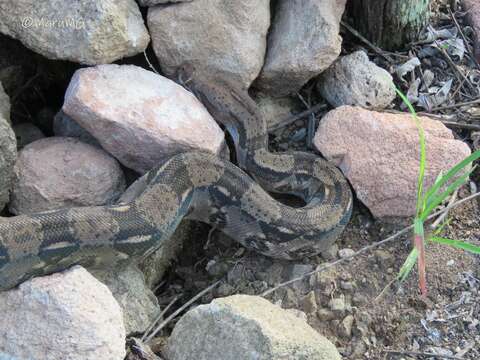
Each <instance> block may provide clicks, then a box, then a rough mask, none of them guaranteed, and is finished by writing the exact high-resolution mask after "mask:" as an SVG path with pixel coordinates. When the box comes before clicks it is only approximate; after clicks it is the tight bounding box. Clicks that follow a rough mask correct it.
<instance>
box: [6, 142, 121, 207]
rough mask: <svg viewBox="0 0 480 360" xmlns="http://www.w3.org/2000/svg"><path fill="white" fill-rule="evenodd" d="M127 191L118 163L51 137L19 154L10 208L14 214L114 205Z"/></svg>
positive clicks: (87, 147)
mask: <svg viewBox="0 0 480 360" xmlns="http://www.w3.org/2000/svg"><path fill="white" fill-rule="evenodd" d="M124 190H125V178H124V175H123V172H122V170H121V168H120V165H119V164H118V162H117V161H116V160H115V159H114V158H112V157H111V156H110V155H109V154H107V153H106V152H105V151H103V150H102V149H99V148H97V147H94V146H92V145H88V144H85V143H83V142H81V141H80V140H78V139H73V138H61V137H50V138H45V139H41V140H37V141H35V142H33V143H31V144H29V145H27V146H26V147H25V148H23V150H22V151H20V153H19V156H18V161H17V163H16V164H15V185H14V189H13V192H12V201H11V203H10V205H9V208H10V211H11V212H12V213H14V214H25V213H33V212H38V211H44V210H53V209H59V208H65V207H73V206H93V205H104V204H110V203H113V202H114V201H116V200H117V199H118V197H119V196H120V195H121V194H122V192H123V191H124Z"/></svg>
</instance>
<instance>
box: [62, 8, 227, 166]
mask: <svg viewBox="0 0 480 360" xmlns="http://www.w3.org/2000/svg"><path fill="white" fill-rule="evenodd" d="M172 6H173V5H172ZM63 111H64V112H65V113H66V114H67V115H68V116H70V117H71V118H72V119H74V120H75V121H76V122H77V123H78V124H79V125H80V126H82V127H83V128H84V129H85V130H87V131H88V132H89V133H90V134H92V135H93V136H94V137H95V138H96V139H97V140H98V142H99V143H100V144H101V146H102V147H103V148H104V149H105V150H107V151H108V152H109V153H110V154H112V155H113V156H115V157H116V158H117V159H118V160H119V161H120V162H121V163H122V164H123V165H125V166H126V167H128V168H131V169H133V170H135V171H137V172H139V173H145V172H147V171H148V170H150V169H151V168H152V167H154V166H155V165H156V164H158V163H159V162H160V161H162V160H164V159H165V158H169V157H171V156H173V155H174V154H177V153H180V152H184V151H188V150H197V149H202V150H206V151H210V152H212V153H215V154H218V153H220V151H221V149H222V145H223V140H224V135H223V132H222V130H221V129H220V127H219V126H218V125H217V124H216V122H215V120H213V119H212V117H211V116H210V114H209V113H208V112H207V110H206V109H205V108H204V106H203V105H202V104H201V103H200V102H199V101H198V100H197V99H196V98H195V96H193V95H192V94H191V93H190V92H188V91H187V90H185V89H184V88H183V87H181V86H180V85H177V84H176V83H175V82H173V81H171V80H169V79H167V78H165V77H163V76H160V75H157V74H155V73H153V72H151V71H147V70H145V69H142V68H140V67H137V66H133V65H122V66H120V65H100V66H97V67H92V68H86V69H80V70H78V71H77V72H76V73H75V75H74V76H73V78H72V81H71V82H70V85H69V87H68V89H67V93H66V95H65V103H64V104H63Z"/></svg>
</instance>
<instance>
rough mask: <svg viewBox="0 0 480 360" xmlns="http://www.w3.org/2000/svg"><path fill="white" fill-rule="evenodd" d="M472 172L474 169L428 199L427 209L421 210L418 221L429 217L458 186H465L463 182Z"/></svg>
mask: <svg viewBox="0 0 480 360" xmlns="http://www.w3.org/2000/svg"><path fill="white" fill-rule="evenodd" d="M473 170H474V168H472V169H470V170H469V171H468V172H466V173H465V174H463V175H462V176H460V177H459V178H458V179H457V180H455V181H454V182H453V183H451V184H450V185H449V186H448V187H447V189H446V190H445V191H444V192H443V193H441V194H440V195H437V196H435V197H433V198H432V199H430V201H428V202H427V207H426V208H425V209H424V210H423V212H422V214H421V215H420V219H421V220H422V221H425V220H426V219H427V217H428V216H429V215H430V213H431V212H432V211H433V209H435V208H436V207H437V206H438V205H440V204H441V203H442V202H443V200H445V198H446V197H447V196H448V195H450V194H452V193H453V192H454V191H455V190H457V189H458V188H459V187H460V186H462V185H463V184H465V182H466V181H467V179H468V177H469V176H470V174H471V173H472V171H473Z"/></svg>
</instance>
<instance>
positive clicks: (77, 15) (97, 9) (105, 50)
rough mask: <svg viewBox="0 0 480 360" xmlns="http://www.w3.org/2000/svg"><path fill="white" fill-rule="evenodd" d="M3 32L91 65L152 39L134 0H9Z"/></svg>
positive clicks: (0, 18)
mask: <svg viewBox="0 0 480 360" xmlns="http://www.w3.org/2000/svg"><path fill="white" fill-rule="evenodd" d="M0 32H1V33H4V34H6V35H8V36H11V37H13V38H15V39H17V40H20V41H21V42H22V43H23V44H24V45H25V46H26V47H28V48H30V49H32V50H33V51H35V52H37V53H39V54H41V55H43V56H45V57H47V58H49V59H62V60H70V61H74V62H78V63H82V64H89V65H93V64H102V63H110V62H113V61H115V60H118V59H121V58H123V57H127V56H132V55H135V54H138V53H141V52H142V51H144V50H145V49H146V47H147V45H148V43H149V41H150V38H149V35H148V32H147V29H146V28H145V24H144V23H143V19H142V15H141V14H140V10H139V9H138V5H137V4H136V2H135V1H134V0H123V1H108V0H84V1H78V2H63V1H32V0H4V1H2V2H1V3H0Z"/></svg>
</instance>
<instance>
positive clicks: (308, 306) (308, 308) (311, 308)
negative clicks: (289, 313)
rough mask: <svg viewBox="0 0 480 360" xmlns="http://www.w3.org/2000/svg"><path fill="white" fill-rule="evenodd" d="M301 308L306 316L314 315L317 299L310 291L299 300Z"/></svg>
mask: <svg viewBox="0 0 480 360" xmlns="http://www.w3.org/2000/svg"><path fill="white" fill-rule="evenodd" d="M300 303H301V305H302V308H303V309H304V310H305V312H306V313H307V314H314V313H316V312H317V309H318V305H317V298H316V296H315V292H313V291H310V292H309V293H308V294H307V295H305V296H304V297H303V298H302V300H301V302H300Z"/></svg>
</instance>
